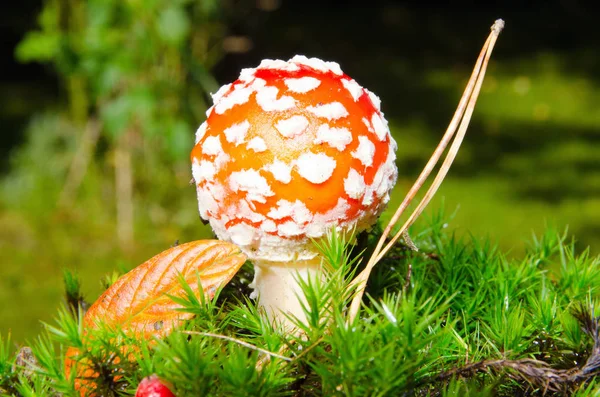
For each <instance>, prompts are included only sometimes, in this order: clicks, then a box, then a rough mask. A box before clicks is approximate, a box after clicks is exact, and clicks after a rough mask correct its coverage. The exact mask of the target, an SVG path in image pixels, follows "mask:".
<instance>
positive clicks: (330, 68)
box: [290, 55, 344, 76]
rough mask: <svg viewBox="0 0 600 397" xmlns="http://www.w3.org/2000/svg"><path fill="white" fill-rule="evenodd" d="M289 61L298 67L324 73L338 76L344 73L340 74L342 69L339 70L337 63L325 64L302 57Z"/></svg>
mask: <svg viewBox="0 0 600 397" xmlns="http://www.w3.org/2000/svg"><path fill="white" fill-rule="evenodd" d="M290 61H291V62H294V63H297V64H300V65H306V66H310V67H311V68H313V69H316V70H318V71H321V72H324V73H327V72H333V73H334V74H336V75H338V76H341V75H343V74H344V72H342V69H341V68H340V65H339V64H338V63H337V62H325V61H323V60H321V59H319V58H307V57H305V56H304V55H296V56H295V57H293V58H292V59H290Z"/></svg>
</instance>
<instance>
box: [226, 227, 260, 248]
mask: <svg viewBox="0 0 600 397" xmlns="http://www.w3.org/2000/svg"><path fill="white" fill-rule="evenodd" d="M227 231H228V233H229V236H230V238H231V241H232V242H233V243H234V244H237V245H242V246H243V245H250V244H251V243H252V242H253V241H254V236H255V234H256V229H255V228H254V227H252V226H250V225H246V224H245V223H238V224H236V225H233V226H231V227H229V228H228V229H227Z"/></svg>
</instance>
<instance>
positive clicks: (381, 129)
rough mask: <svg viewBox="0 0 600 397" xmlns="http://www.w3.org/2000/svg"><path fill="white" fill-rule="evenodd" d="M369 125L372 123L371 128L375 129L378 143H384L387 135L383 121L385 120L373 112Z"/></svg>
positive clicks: (385, 123) (385, 124) (387, 131)
mask: <svg viewBox="0 0 600 397" xmlns="http://www.w3.org/2000/svg"><path fill="white" fill-rule="evenodd" d="M371 123H373V128H374V129H375V134H377V138H379V140H380V141H385V138H386V137H387V135H388V133H389V130H388V127H387V121H385V119H383V118H382V117H381V116H380V115H379V113H377V112H374V113H373V116H371Z"/></svg>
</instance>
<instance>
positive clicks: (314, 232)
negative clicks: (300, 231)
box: [306, 197, 350, 238]
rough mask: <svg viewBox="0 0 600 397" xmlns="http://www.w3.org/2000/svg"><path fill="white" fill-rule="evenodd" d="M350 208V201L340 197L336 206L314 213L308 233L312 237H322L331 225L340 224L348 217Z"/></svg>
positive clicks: (308, 225)
mask: <svg viewBox="0 0 600 397" xmlns="http://www.w3.org/2000/svg"><path fill="white" fill-rule="evenodd" d="M349 209H350V204H348V201H346V200H345V199H343V198H342V197H340V198H338V201H337V203H336V205H335V207H333V208H332V209H330V210H329V211H327V212H325V213H324V214H315V215H313V220H312V221H311V222H310V223H309V224H307V225H306V235H307V236H308V237H312V238H317V237H321V236H322V235H324V234H325V232H327V230H328V229H329V228H330V227H331V226H333V225H336V224H339V223H340V222H341V220H343V219H344V218H346V213H347V211H348V210H349ZM332 224H333V225H332Z"/></svg>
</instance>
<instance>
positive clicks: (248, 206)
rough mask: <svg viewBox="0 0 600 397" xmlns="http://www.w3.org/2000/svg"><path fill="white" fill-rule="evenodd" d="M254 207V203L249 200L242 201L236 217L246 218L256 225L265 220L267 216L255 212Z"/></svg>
mask: <svg viewBox="0 0 600 397" xmlns="http://www.w3.org/2000/svg"><path fill="white" fill-rule="evenodd" d="M253 207H254V204H253V203H252V202H248V200H240V201H239V203H238V206H237V211H236V217H237V218H244V219H247V220H249V221H250V222H255V223H256V222H262V221H263V220H265V219H266V218H265V216H264V215H262V214H259V213H258V212H255V211H254V209H255V208H253Z"/></svg>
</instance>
